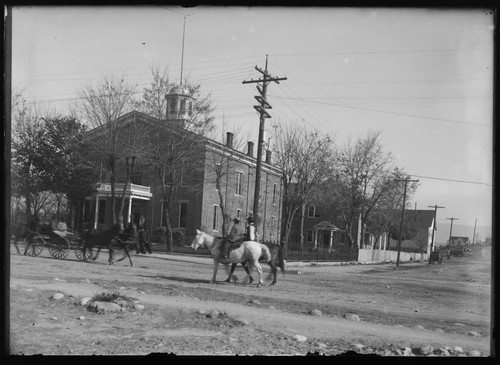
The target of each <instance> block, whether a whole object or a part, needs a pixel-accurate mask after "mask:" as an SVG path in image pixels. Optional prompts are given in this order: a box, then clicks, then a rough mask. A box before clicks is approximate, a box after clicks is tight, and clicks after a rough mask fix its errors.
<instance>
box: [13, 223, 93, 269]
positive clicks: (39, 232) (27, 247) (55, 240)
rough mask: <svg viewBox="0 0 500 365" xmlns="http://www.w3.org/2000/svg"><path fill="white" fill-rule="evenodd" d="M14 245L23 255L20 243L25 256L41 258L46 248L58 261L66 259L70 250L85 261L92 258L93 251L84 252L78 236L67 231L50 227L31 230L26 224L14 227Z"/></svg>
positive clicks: (44, 226)
mask: <svg viewBox="0 0 500 365" xmlns="http://www.w3.org/2000/svg"><path fill="white" fill-rule="evenodd" d="M12 233H13V237H14V244H15V246H16V249H17V252H18V253H21V249H20V248H19V245H18V244H19V242H21V243H22V246H23V247H24V255H28V256H39V255H40V254H41V253H42V251H43V249H44V248H47V249H48V251H49V253H50V255H51V256H52V257H54V258H56V259H60V260H61V259H65V258H66V257H68V253H69V251H70V250H73V251H74V252H75V256H76V257H77V258H78V259H79V260H81V261H84V260H86V259H88V258H89V257H91V256H92V251H85V250H83V246H82V244H81V242H80V239H79V237H78V235H77V234H75V233H73V232H71V231H69V230H67V229H65V230H61V231H59V230H54V229H53V228H52V227H51V226H50V225H46V224H43V225H39V226H37V227H35V229H31V228H30V227H28V226H27V225H26V224H17V225H14V226H13V232H12Z"/></svg>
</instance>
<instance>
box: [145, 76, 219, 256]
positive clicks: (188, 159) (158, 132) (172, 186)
mask: <svg viewBox="0 0 500 365" xmlns="http://www.w3.org/2000/svg"><path fill="white" fill-rule="evenodd" d="M151 72H152V82H151V85H150V86H149V87H147V88H145V89H144V90H143V95H142V99H141V101H140V102H139V103H136V106H137V107H138V108H139V109H140V110H141V111H142V112H144V113H146V114H149V115H151V116H153V117H154V118H156V119H157V120H158V123H153V124H151V125H150V126H149V127H148V128H146V129H145V130H143V131H142V132H141V133H142V135H143V136H144V138H147V139H148V142H147V143H143V144H142V145H143V146H145V147H146V149H145V151H144V153H143V154H142V156H143V158H144V160H143V166H144V167H145V168H146V169H149V171H152V172H153V173H154V174H155V175H156V176H157V177H158V179H159V181H160V185H161V189H162V195H163V203H164V209H163V215H164V217H165V219H164V221H165V224H166V230H167V245H168V250H169V251H171V250H172V247H173V236H172V226H171V222H170V210H171V204H172V202H173V199H174V198H175V196H176V192H177V190H178V188H179V186H181V185H184V184H185V185H187V184H188V182H189V180H190V179H192V180H191V184H194V183H195V182H196V180H195V179H194V177H195V174H194V172H195V171H197V170H198V169H199V168H200V166H201V164H202V163H204V157H203V154H202V153H203V150H202V147H203V146H204V139H203V137H202V136H203V135H205V134H206V133H208V132H210V131H212V130H213V128H214V117H213V114H212V113H213V111H214V107H213V105H212V102H211V97H210V95H202V92H201V87H200V86H199V85H193V84H190V83H189V82H188V81H186V82H185V87H186V88H187V89H188V91H189V92H188V96H189V97H190V98H191V99H192V100H193V108H192V113H191V114H190V115H189V116H188V118H187V119H186V120H185V121H184V123H183V124H182V125H180V124H175V125H174V124H173V123H169V121H168V120H166V118H167V104H166V102H165V97H166V96H167V95H168V93H169V92H170V89H171V88H172V87H173V86H174V84H173V83H171V82H170V81H169V76H168V69H166V68H165V69H163V70H160V69H159V68H153V69H152V70H151Z"/></svg>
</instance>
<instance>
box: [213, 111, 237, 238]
mask: <svg viewBox="0 0 500 365" xmlns="http://www.w3.org/2000/svg"><path fill="white" fill-rule="evenodd" d="M240 130H241V128H238V129H235V130H233V131H232V132H229V133H231V135H230V138H231V142H230V143H231V146H228V148H225V149H223V150H221V151H211V152H209V153H208V155H207V171H206V172H207V176H206V180H207V181H213V182H214V185H215V189H216V190H217V194H218V197H219V208H220V211H221V215H222V235H223V236H224V237H225V236H226V235H227V233H228V228H229V223H230V219H231V217H230V216H229V214H228V212H227V209H226V194H225V191H226V190H227V188H228V185H229V184H230V172H231V171H234V170H235V169H236V166H237V165H238V163H237V161H236V160H235V158H234V155H235V151H237V150H239V149H241V148H242V147H243V141H242V140H241V139H240V138H238V135H239V134H240ZM220 131H221V134H222V136H221V141H224V137H225V136H227V133H228V132H227V123H226V121H225V119H224V120H223V121H222V126H221V129H220ZM226 144H227V143H226Z"/></svg>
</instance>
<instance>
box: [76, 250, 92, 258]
mask: <svg viewBox="0 0 500 365" xmlns="http://www.w3.org/2000/svg"><path fill="white" fill-rule="evenodd" d="M75 256H76V258H77V259H78V260H80V261H87V260H88V259H91V258H92V249H91V248H87V249H86V250H85V255H84V254H83V248H77V249H75Z"/></svg>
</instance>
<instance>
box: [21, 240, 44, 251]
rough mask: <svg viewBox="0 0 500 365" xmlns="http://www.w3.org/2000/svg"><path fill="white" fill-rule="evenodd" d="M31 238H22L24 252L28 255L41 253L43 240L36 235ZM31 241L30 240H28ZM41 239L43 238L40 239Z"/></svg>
mask: <svg viewBox="0 0 500 365" xmlns="http://www.w3.org/2000/svg"><path fill="white" fill-rule="evenodd" d="M31 238H32V239H30V240H27V239H25V240H24V247H25V251H24V252H25V253H26V255H28V256H38V255H40V253H42V250H43V245H44V242H40V239H37V238H36V237H31ZM30 241H31V242H30ZM42 241H43V239H42Z"/></svg>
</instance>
